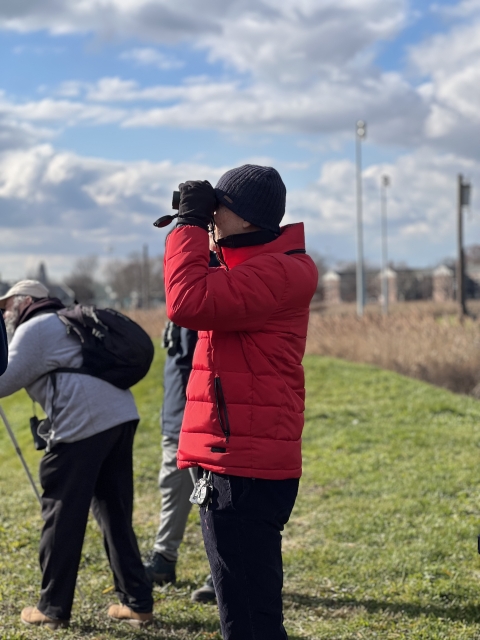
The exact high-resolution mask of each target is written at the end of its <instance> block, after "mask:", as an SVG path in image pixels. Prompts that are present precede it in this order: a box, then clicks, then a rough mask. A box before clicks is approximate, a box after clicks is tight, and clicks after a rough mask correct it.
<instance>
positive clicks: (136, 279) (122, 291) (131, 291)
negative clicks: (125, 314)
mask: <svg viewBox="0 0 480 640" xmlns="http://www.w3.org/2000/svg"><path fill="white" fill-rule="evenodd" d="M104 274H105V280H106V282H107V284H108V285H109V287H110V288H111V290H112V291H113V293H114V295H115V297H116V300H117V303H118V305H119V306H120V307H123V308H134V309H136V308H139V307H144V308H148V307H149V306H150V305H151V304H152V303H153V304H158V303H159V302H161V301H164V300H165V291H164V286H163V256H156V257H154V258H148V257H146V256H145V255H141V254H140V253H132V254H130V256H129V257H128V258H127V259H125V260H111V261H110V262H108V263H107V264H106V266H105V269H104Z"/></svg>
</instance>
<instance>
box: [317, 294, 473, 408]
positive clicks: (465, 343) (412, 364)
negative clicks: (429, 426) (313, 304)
mask: <svg viewBox="0 0 480 640" xmlns="http://www.w3.org/2000/svg"><path fill="white" fill-rule="evenodd" d="M470 309H471V310H472V311H475V312H476V311H479V310H480V307H479V306H478V303H475V304H471V305H470ZM307 352H308V353H317V354H319V355H325V356H333V357H336V358H344V359H346V360H352V361H355V362H365V363H370V364H374V365H378V366H379V367H382V368H384V369H391V370H393V371H398V372H399V373H403V374H405V375H408V376H412V377H414V378H420V379H421V380H426V381H427V382H431V383H433V384H436V385H439V386H442V387H446V388H447V389H450V390H452V391H455V392H458V393H471V394H473V395H475V396H480V384H479V383H480V322H479V321H477V320H474V319H472V318H467V319H465V320H464V321H463V322H460V320H459V319H458V316H457V311H456V307H455V305H454V304H453V303H451V304H435V303H431V302H429V303H425V302H423V303H422V302H419V303H416V302H405V303H402V304H397V305H395V306H393V308H392V310H391V313H390V314H389V315H388V316H382V315H381V313H380V312H379V310H378V308H375V309H368V307H367V312H366V314H365V315H364V317H363V318H361V319H360V318H357V317H356V315H355V310H354V307H353V306H349V308H346V306H345V305H343V306H339V307H337V308H336V309H329V310H326V311H325V312H323V313H322V312H321V311H320V312H319V311H317V312H315V311H313V312H312V313H311V316H310V327H309V334H308V340H307Z"/></svg>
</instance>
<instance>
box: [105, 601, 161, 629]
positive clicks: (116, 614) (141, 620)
mask: <svg viewBox="0 0 480 640" xmlns="http://www.w3.org/2000/svg"><path fill="white" fill-rule="evenodd" d="M108 617H109V618H110V619H111V620H115V622H127V623H128V624H130V625H131V626H132V627H136V628H137V629H139V628H141V627H146V626H148V625H149V624H152V622H153V613H137V612H136V611H133V610H132V609H130V607H127V606H126V605H124V604H112V605H111V606H110V607H109V609H108Z"/></svg>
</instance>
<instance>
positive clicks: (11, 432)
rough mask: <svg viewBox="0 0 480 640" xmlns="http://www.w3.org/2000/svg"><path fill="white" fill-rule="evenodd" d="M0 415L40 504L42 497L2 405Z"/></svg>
mask: <svg viewBox="0 0 480 640" xmlns="http://www.w3.org/2000/svg"><path fill="white" fill-rule="evenodd" d="M0 416H2V420H3V422H4V424H5V427H6V428H7V431H8V435H9V436H10V440H11V441H12V444H13V446H14V448H15V451H16V452H17V455H18V457H19V458H20V461H21V463H22V465H23V468H24V469H25V473H26V474H27V477H28V480H29V481H30V484H31V485H32V489H33V492H34V494H35V496H36V498H37V500H38V502H39V503H40V505H41V504H42V499H41V498H40V494H39V493H38V489H37V485H36V484H35V480H34V479H33V477H32V474H31V473H30V469H29V468H28V466H27V463H26V462H25V458H24V457H23V454H22V451H21V449H20V446H19V444H18V441H17V439H16V437H15V434H14V433H13V431H12V428H11V426H10V424H9V422H8V420H7V416H6V415H5V412H4V410H3V409H2V407H1V406H0Z"/></svg>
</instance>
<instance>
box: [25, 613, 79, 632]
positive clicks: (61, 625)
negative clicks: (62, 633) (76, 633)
mask: <svg viewBox="0 0 480 640" xmlns="http://www.w3.org/2000/svg"><path fill="white" fill-rule="evenodd" d="M20 618H21V620H22V622H23V623H24V624H31V625H36V626H44V627H48V628H49V629H52V631H55V630H56V629H65V628H66V627H68V620H55V619H54V618H49V617H48V616H46V615H45V614H44V613H42V612H41V611H39V610H38V609H37V607H26V608H25V609H23V611H22V613H21V615H20Z"/></svg>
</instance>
